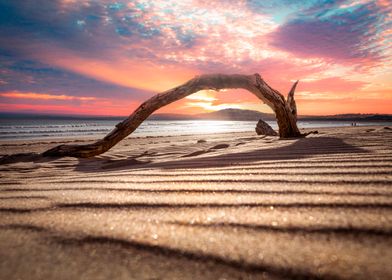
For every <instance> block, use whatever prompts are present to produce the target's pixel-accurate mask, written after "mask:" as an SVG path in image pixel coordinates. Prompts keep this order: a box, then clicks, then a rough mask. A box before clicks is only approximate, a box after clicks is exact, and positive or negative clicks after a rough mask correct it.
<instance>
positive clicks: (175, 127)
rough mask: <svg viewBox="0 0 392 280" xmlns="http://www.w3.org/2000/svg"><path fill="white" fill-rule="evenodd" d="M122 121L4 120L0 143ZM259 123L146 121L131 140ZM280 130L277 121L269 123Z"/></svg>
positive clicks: (101, 128)
mask: <svg viewBox="0 0 392 280" xmlns="http://www.w3.org/2000/svg"><path fill="white" fill-rule="evenodd" d="M120 121H121V119H77V118H74V119H29V118H14V119H13V118H4V119H0V141H1V140H3V141H9V140H14V139H15V140H23V139H26V140H28V139H45V138H46V139H48V138H64V137H72V138H77V137H84V136H97V137H98V136H103V135H105V134H107V133H109V132H110V131H111V130H113V129H114V127H115V125H116V124H117V123H119V122H120ZM256 123H257V121H217V120H146V121H145V122H143V123H142V124H141V125H140V126H139V127H138V128H137V129H136V131H134V132H133V133H132V134H131V135H130V136H129V137H146V136H170V135H173V136H178V135H193V134H195V135H198V134H208V133H225V132H247V131H255V126H256ZM267 123H268V124H270V125H271V126H272V128H274V129H277V124H276V122H274V121H267ZM351 123H352V122H350V121H299V122H298V126H299V127H300V128H317V127H342V126H351ZM362 125H391V123H390V122H357V126H362Z"/></svg>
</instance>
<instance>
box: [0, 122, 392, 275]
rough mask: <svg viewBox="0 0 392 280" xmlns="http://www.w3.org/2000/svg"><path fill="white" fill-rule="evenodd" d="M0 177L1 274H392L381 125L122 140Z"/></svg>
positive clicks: (387, 133) (13, 165)
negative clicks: (300, 133)
mask: <svg viewBox="0 0 392 280" xmlns="http://www.w3.org/2000/svg"><path fill="white" fill-rule="evenodd" d="M198 140H205V141H198ZM64 141H65V142H66V141H71V140H69V139H68V140H64ZM72 141H73V140H72ZM83 141H88V140H83ZM57 142H58V143H57ZM198 142H200V143H198ZM60 143H63V141H61V140H53V141H14V142H10V143H4V142H3V143H0V154H1V155H4V154H13V153H29V152H42V151H44V150H46V149H48V148H50V147H53V146H55V145H57V144H60ZM0 171H1V173H0V174H1V179H0V278H1V279H54V278H55V279H109V278H113V279H312V278H316V279H392V267H391V260H392V130H391V129H385V128H384V127H344V128H322V129H319V134H315V135H310V136H308V137H307V138H304V139H290V140H279V139H278V138H277V137H262V136H256V135H255V134H254V133H235V134H233V133H230V134H213V135H199V136H195V135H193V136H179V137H177V136H176V137H149V138H137V139H132V138H131V139H127V140H124V141H122V142H121V143H120V144H119V145H118V146H115V147H114V148H113V149H112V150H111V151H109V152H107V153H105V154H103V155H101V156H98V157H95V158H92V159H75V158H58V159H53V158H41V157H39V156H31V155H29V156H26V157H25V158H18V159H17V160H9V161H8V163H4V162H3V164H1V165H0Z"/></svg>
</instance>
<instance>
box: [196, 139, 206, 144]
mask: <svg viewBox="0 0 392 280" xmlns="http://www.w3.org/2000/svg"><path fill="white" fill-rule="evenodd" d="M206 142H207V141H206V140H204V139H200V140H197V143H206Z"/></svg>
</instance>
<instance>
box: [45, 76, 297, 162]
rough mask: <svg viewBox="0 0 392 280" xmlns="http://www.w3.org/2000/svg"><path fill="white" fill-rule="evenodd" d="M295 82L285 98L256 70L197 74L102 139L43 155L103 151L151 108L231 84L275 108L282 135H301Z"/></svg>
mask: <svg viewBox="0 0 392 280" xmlns="http://www.w3.org/2000/svg"><path fill="white" fill-rule="evenodd" d="M297 83H298V81H297V82H295V83H294V85H293V87H292V88H291V90H290V92H289V94H288V97H287V101H286V100H285V98H284V96H283V95H282V94H281V93H279V92H278V91H277V90H274V89H273V88H271V87H270V86H269V85H268V84H267V83H266V82H265V81H264V80H263V79H262V78H261V76H260V75H259V74H254V75H239V74H234V75H224V74H212V75H201V76H196V77H195V78H193V79H191V80H189V81H188V82H186V83H185V84H182V85H180V86H178V87H175V88H173V89H170V90H168V91H165V92H162V93H159V94H157V95H155V96H153V97H151V98H150V99H148V100H147V101H145V102H144V103H143V104H141V105H140V106H139V107H138V108H137V109H136V110H135V111H134V112H133V113H132V114H131V115H130V116H129V117H128V118H127V119H125V120H124V121H122V122H120V123H118V124H117V125H116V127H115V128H114V129H113V130H112V131H111V132H110V133H109V134H108V135H106V136H105V137H104V138H103V139H100V140H98V141H96V142H94V143H91V144H86V145H60V146H57V147H54V148H52V149H50V150H48V151H46V152H44V153H43V156H56V157H62V156H71V157H78V158H87V157H93V156H96V155H99V154H102V153H104V152H106V151H108V150H109V149H110V148H112V147H113V146H114V145H116V144H117V143H118V142H120V141H121V140H122V139H124V138H125V137H127V136H128V135H129V134H131V133H132V132H133V131H135V130H136V128H137V127H138V126H139V125H140V124H141V123H142V122H143V121H144V120H145V119H147V118H148V116H150V115H151V114H152V113H153V112H154V111H156V110H158V109H159V108H161V107H163V106H165V105H168V104H170V103H172V102H174V101H177V100H179V99H182V98H184V97H186V96H188V95H190V94H192V93H195V92H198V91H200V90H221V89H233V88H242V89H245V90H248V91H250V92H251V93H253V94H254V95H256V96H257V97H258V98H259V99H261V100H262V101H263V102H264V103H265V104H267V105H268V106H269V107H271V109H272V110H273V111H274V112H275V115H276V119H277V122H278V126H279V136H280V137H281V138H290V137H301V136H302V135H301V133H300V131H299V129H298V127H297V107H296V104H295V100H294V91H295V88H296V86H297Z"/></svg>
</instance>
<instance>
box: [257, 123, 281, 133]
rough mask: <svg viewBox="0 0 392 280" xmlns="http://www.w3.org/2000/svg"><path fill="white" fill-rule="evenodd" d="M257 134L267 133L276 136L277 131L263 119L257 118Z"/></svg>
mask: <svg viewBox="0 0 392 280" xmlns="http://www.w3.org/2000/svg"><path fill="white" fill-rule="evenodd" d="M256 133H257V135H268V136H278V133H277V132H276V131H275V130H273V129H272V127H271V126H270V125H269V124H268V123H266V122H265V121H263V120H261V119H260V120H259V122H258V123H257V125H256Z"/></svg>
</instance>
